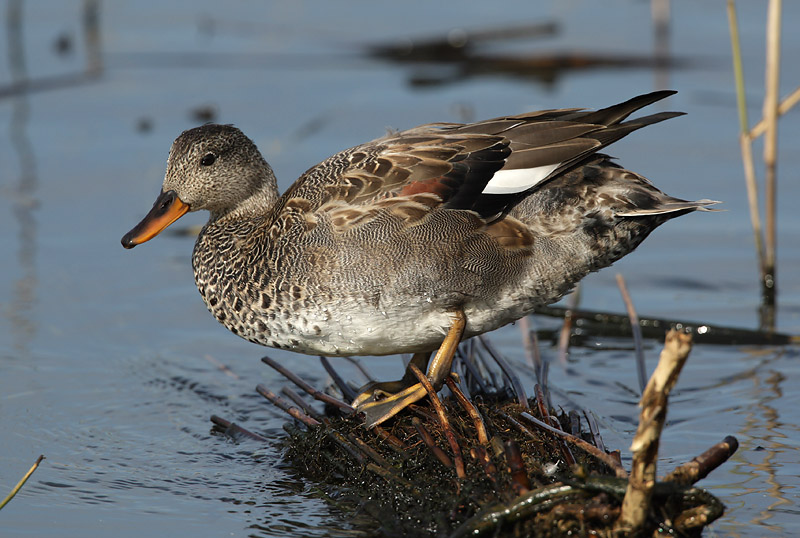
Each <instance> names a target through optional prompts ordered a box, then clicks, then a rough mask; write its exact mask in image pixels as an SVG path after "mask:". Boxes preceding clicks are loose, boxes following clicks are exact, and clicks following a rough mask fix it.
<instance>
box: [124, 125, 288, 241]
mask: <svg viewBox="0 0 800 538" xmlns="http://www.w3.org/2000/svg"><path fill="white" fill-rule="evenodd" d="M277 198H278V192H277V184H276V181H275V175H274V174H273V173H272V169H271V168H270V166H269V165H268V164H267V162H266V161H265V160H264V158H263V157H262V156H261V153H259V151H258V148H257V147H256V145H255V144H254V143H253V141H252V140H250V139H249V138H247V136H245V135H244V134H243V133H242V132H241V131H240V130H239V129H237V128H236V127H233V126H230V125H216V124H208V125H203V126H202V127H196V128H194V129H189V130H188V131H184V132H183V133H181V135H180V136H179V137H178V138H177V139H175V142H173V143H172V148H171V149H170V152H169V158H168V159H167V172H166V175H165V176H164V183H163V186H162V188H161V194H160V195H159V196H158V198H157V199H156V201H155V203H154V204H153V208H152V209H151V210H150V212H149V213H148V214H147V215H146V216H145V217H144V219H142V221H141V222H140V223H139V224H137V225H136V226H135V227H134V228H133V229H132V230H131V231H130V232H128V233H127V234H125V236H124V237H123V238H122V246H123V247H125V248H133V247H135V246H136V245H138V244H140V243H144V242H145V241H148V240H150V239H152V238H153V237H155V236H156V235H158V234H159V233H160V232H161V231H163V230H164V229H165V228H166V227H167V226H169V225H170V224H172V223H173V222H175V221H176V220H178V219H179V218H181V217H182V216H183V215H185V214H186V213H188V212H189V211H200V210H207V211H209V212H210V213H211V217H210V220H212V221H213V220H218V219H223V218H237V217H247V216H248V215H255V214H259V213H263V212H265V211H267V210H268V209H270V208H271V207H272V206H273V205H274V204H275V202H276V201H277Z"/></svg>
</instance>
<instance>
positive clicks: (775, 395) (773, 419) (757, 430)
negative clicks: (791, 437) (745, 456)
mask: <svg viewBox="0 0 800 538" xmlns="http://www.w3.org/2000/svg"><path fill="white" fill-rule="evenodd" d="M784 381H786V377H785V376H784V375H783V374H781V373H780V372H777V371H771V373H770V374H769V376H768V377H767V378H766V379H764V378H763V377H762V376H753V383H754V384H755V387H754V391H755V392H756V394H757V396H758V398H757V399H755V402H756V403H755V406H754V410H755V411H757V413H753V414H751V415H750V416H749V417H748V420H747V422H746V423H745V426H744V428H742V433H745V434H749V435H751V436H752V437H753V439H755V440H757V441H758V442H759V443H760V444H759V446H758V447H752V450H753V455H754V456H756V457H759V458H760V460H761V461H758V462H752V463H751V464H750V465H752V467H753V469H752V471H751V474H754V475H759V476H763V477H764V483H765V485H766V486H767V487H766V489H765V490H764V491H763V492H762V493H763V494H764V495H765V496H767V497H771V498H772V499H774V501H773V502H771V503H770V504H769V505H768V506H767V507H766V508H764V509H763V510H762V511H761V512H760V514H759V515H757V516H756V517H754V518H753V519H752V520H751V523H753V524H756V525H759V526H761V527H764V528H767V529H769V530H771V531H773V532H776V533H778V534H780V533H781V531H782V529H781V527H780V526H779V525H775V524H773V523H770V520H772V519H773V518H774V517H775V516H776V511H777V510H779V509H780V507H782V506H785V505H791V504H792V501H790V500H789V499H787V498H786V493H785V491H784V490H785V489H786V485H784V484H783V483H781V480H779V478H778V473H777V470H778V469H781V468H783V467H784V466H785V463H786V462H785V457H782V456H781V454H783V453H785V452H787V451H788V450H792V447H789V446H787V444H786V443H785V442H784V440H785V439H786V434H785V433H783V432H784V430H785V426H786V425H785V424H784V423H783V422H782V421H781V417H780V413H779V411H778V409H777V408H776V407H774V406H773V405H772V402H773V401H780V400H781V398H782V397H783V389H782V387H781V385H782V384H783V382H784Z"/></svg>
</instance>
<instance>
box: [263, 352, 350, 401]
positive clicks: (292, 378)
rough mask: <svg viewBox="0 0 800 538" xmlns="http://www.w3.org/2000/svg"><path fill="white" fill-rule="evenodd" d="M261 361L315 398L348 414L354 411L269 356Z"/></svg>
mask: <svg viewBox="0 0 800 538" xmlns="http://www.w3.org/2000/svg"><path fill="white" fill-rule="evenodd" d="M261 362H263V363H264V364H266V365H267V366H270V367H272V368H274V369H275V370H277V371H278V372H279V373H280V374H281V375H282V376H283V377H285V378H286V379H288V380H289V381H291V382H292V383H294V384H295V385H297V386H298V387H300V388H301V389H303V391H305V392H306V393H307V394H310V395H311V396H313V397H314V399H316V400H319V401H321V402H325V403H328V404H331V405H333V406H334V407H338V408H339V409H341V410H342V411H344V412H345V413H348V414H349V413H353V408H352V407H350V406H349V405H347V404H346V403H344V402H342V401H339V400H337V399H336V398H334V397H333V396H331V395H329V394H325V393H324V392H320V391H318V390H317V389H315V388H314V387H312V386H311V385H309V384H308V383H306V382H305V381H303V380H302V379H300V378H299V377H297V376H296V375H295V374H293V373H292V372H290V371H289V370H288V369H286V368H284V367H283V366H282V365H280V364H278V363H277V362H275V361H274V360H272V359H270V358H269V357H261Z"/></svg>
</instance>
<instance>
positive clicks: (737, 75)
mask: <svg viewBox="0 0 800 538" xmlns="http://www.w3.org/2000/svg"><path fill="white" fill-rule="evenodd" d="M727 7H728V26H729V27H730V32H731V53H732V55H733V75H734V80H735V82H736V103H737V108H738V110H739V146H740V148H741V152H742V166H743V167H744V179H745V185H746V187H747V200H748V207H749V209H750V222H751V224H752V226H753V240H754V242H755V246H756V255H757V256H758V268H759V272H760V273H761V279H762V281H763V279H764V276H765V274H766V273H765V271H766V262H765V257H764V240H763V237H764V235H763V231H762V229H761V214H760V212H759V209H758V185H757V184H756V170H755V165H754V164H753V137H752V133H751V132H750V122H749V120H748V118H747V99H746V94H745V91H744V67H743V64H742V46H741V42H740V40H739V22H738V19H737V18H736V3H735V0H728V4H727Z"/></svg>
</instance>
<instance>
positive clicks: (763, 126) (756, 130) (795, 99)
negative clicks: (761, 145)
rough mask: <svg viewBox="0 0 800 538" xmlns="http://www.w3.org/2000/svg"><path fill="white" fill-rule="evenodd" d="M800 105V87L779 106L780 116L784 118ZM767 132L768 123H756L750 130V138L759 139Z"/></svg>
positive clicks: (762, 121)
mask: <svg viewBox="0 0 800 538" xmlns="http://www.w3.org/2000/svg"><path fill="white" fill-rule="evenodd" d="M797 103H800V86H798V87H797V88H795V89H794V91H793V92H792V93H790V94H789V95H787V96H786V97H784V98H783V99H782V100H781V104H780V105H778V116H779V117H780V116H783V115H784V114H786V113H787V112H789V111H790V110H791V109H792V108H793V107H794V105H796V104H797ZM766 131H767V122H766V121H764V120H763V119H762V120H761V121H759V122H758V123H756V124H755V125H754V126H753V128H752V129H750V138H754V139H755V138H758V137H759V136H761V135H763V134H764V133H765V132H766Z"/></svg>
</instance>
